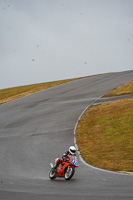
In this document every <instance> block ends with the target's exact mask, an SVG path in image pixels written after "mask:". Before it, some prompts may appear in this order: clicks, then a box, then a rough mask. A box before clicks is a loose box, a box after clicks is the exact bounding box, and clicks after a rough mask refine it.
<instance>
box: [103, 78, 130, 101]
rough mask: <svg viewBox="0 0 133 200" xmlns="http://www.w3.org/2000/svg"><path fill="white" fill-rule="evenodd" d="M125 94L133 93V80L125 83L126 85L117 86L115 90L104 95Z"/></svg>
mask: <svg viewBox="0 0 133 200" xmlns="http://www.w3.org/2000/svg"><path fill="white" fill-rule="evenodd" d="M124 94H133V81H130V82H128V83H125V84H124V85H121V86H119V87H117V88H115V89H114V90H112V91H110V92H109V93H107V94H106V95H104V97H111V96H118V95H124Z"/></svg>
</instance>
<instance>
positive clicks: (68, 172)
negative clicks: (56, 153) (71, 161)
mask: <svg viewBox="0 0 133 200" xmlns="http://www.w3.org/2000/svg"><path fill="white" fill-rule="evenodd" d="M74 173H75V169H74V168H73V167H69V168H68V169H67V170H66V172H65V176H64V178H65V179H66V180H70V179H71V178H72V177H73V175H74Z"/></svg>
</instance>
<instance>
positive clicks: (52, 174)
mask: <svg viewBox="0 0 133 200" xmlns="http://www.w3.org/2000/svg"><path fill="white" fill-rule="evenodd" d="M55 175H56V172H55V171H54V170H53V169H51V170H50V172H49V178H50V179H51V180H54V179H55V178H56V176H55Z"/></svg>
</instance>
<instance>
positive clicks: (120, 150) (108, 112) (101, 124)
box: [76, 98, 133, 172]
mask: <svg viewBox="0 0 133 200" xmlns="http://www.w3.org/2000/svg"><path fill="white" fill-rule="evenodd" d="M132 107H133V98H129V99H126V100H117V101H114V102H107V103H103V104H100V105H95V106H91V107H90V108H89V109H88V110H87V111H86V112H85V113H84V115H83V116H82V118H81V119H80V121H79V124H78V126H77V130H76V141H77V144H78V147H79V151H80V153H81V155H82V157H83V159H84V160H85V161H86V162H87V163H89V164H91V165H93V166H96V167H99V168H103V169H107V170H113V171H129V172H133V109H132Z"/></svg>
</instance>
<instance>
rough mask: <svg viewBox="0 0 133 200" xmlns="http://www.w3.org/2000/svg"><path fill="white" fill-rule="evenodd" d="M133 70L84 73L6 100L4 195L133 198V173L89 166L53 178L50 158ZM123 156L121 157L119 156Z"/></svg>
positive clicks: (12, 199)
mask: <svg viewBox="0 0 133 200" xmlns="http://www.w3.org/2000/svg"><path fill="white" fill-rule="evenodd" d="M131 80H133V70H131V71H124V72H117V73H110V74H103V75H98V76H93V77H88V78H83V79H79V80H76V81H72V82H69V83H65V84H62V85H58V86H55V87H53V88H49V89H46V90H44V91H41V92H37V93H35V94H32V95H29V96H27V97H23V98H21V99H17V100H14V101H11V102H8V103H5V104H2V105H0V200H34V199H37V200H42V199H45V200H47V199H48V200H52V199H54V200H57V199H58V200H60V199H64V200H66V199H74V200H87V199H90V200H93V199H94V200H131V199H133V175H132V174H125V173H115V172H110V171H106V170H102V169H97V168H95V167H93V166H87V165H86V164H84V162H82V160H81V159H80V158H79V156H78V161H79V168H77V169H76V173H75V176H74V177H73V179H72V180H70V181H65V180H64V179H61V178H57V179H55V181H51V180H50V179H49V170H50V166H49V163H50V162H53V161H54V159H55V158H56V157H61V156H62V153H63V152H64V151H66V150H67V149H68V147H69V146H70V145H73V144H74V129H75V126H76V123H77V120H78V118H79V116H80V115H81V113H83V111H84V110H85V109H86V108H87V107H88V106H89V105H92V104H93V103H95V102H97V101H98V100H99V101H100V99H101V97H102V96H103V95H104V94H106V93H107V92H108V91H110V90H112V89H113V88H115V87H117V86H119V85H122V84H123V83H126V82H128V81H131ZM118 162H119V161H118Z"/></svg>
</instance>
